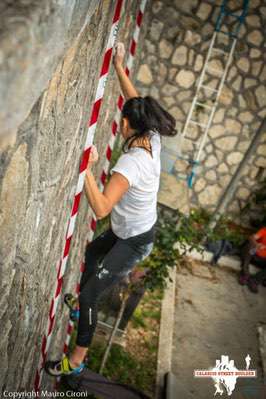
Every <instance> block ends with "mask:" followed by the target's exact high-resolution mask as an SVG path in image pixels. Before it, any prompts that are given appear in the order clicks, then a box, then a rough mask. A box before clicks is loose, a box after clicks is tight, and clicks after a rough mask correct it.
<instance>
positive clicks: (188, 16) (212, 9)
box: [137, 0, 266, 213]
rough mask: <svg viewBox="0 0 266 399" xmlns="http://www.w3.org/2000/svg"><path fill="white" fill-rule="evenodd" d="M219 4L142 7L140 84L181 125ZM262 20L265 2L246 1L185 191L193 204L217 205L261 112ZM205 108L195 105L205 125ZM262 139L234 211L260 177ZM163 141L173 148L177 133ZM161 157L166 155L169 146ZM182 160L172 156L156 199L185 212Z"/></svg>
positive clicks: (265, 101)
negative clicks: (216, 101)
mask: <svg viewBox="0 0 266 399" xmlns="http://www.w3.org/2000/svg"><path fill="white" fill-rule="evenodd" d="M241 3H242V0H232V1H229V2H228V4H229V5H231V6H232V7H235V6H237V4H238V5H241ZM220 4H221V1H218V0H217V1H211V0H186V1H179V0H176V1H168V0H161V1H157V0H156V1H153V2H150V3H149V7H148V10H147V12H146V17H145V18H146V21H147V22H146V24H144V25H146V30H145V32H143V33H142V39H143V40H144V44H143V51H142V56H141V60H140V67H139V70H138V76H137V77H138V82H137V85H138V87H139V90H140V91H141V92H142V94H150V95H153V96H154V97H155V98H157V99H159V100H160V101H161V103H162V105H163V106H165V107H166V109H168V110H169V111H170V112H171V113H172V115H173V116H174V117H175V118H176V120H177V126H178V128H179V129H182V128H183V126H184V122H185V120H186V116H187V114H188V111H189V108H190V105H191V102H192V100H193V96H194V94H195V91H196V82H197V79H198V78H199V76H200V73H201V70H202V67H203V60H204V58H205V57H206V54H207V50H208V47H209V45H210V39H211V37H212V34H213V31H214V26H215V21H216V18H217V15H218V12H219V6H220ZM265 22H266V5H265V1H264V0H252V1H250V7H249V11H248V16H247V18H246V21H245V24H244V26H243V27H242V28H241V31H240V35H239V36H240V37H239V39H238V42H237V46H236V51H235V54H234V58H233V62H232V64H231V67H230V69H229V75H228V79H227V80H226V84H225V86H224V90H223V92H222V94H221V97H220V101H219V105H218V107H217V110H216V114H215V117H214V120H213V124H212V128H211V130H210V132H209V140H208V141H207V143H206V145H205V149H204V151H203V154H202V168H201V169H198V177H197V179H196V181H195V184H194V187H193V190H192V191H191V192H190V194H191V205H193V206H201V207H204V208H207V209H209V210H213V209H214V207H215V206H216V204H217V201H218V199H219V198H220V196H221V195H222V194H223V191H224V188H225V187H226V185H227V184H228V182H229V181H230V178H231V176H232V174H233V172H234V171H235V168H236V166H237V165H238V164H239V162H240V160H241V159H242V157H243V154H244V152H245V151H246V149H247V147H248V145H249V143H250V140H251V137H252V135H253V134H254V132H255V131H256V130H257V129H258V126H259V125H260V121H261V119H262V118H264V117H265V115H266V88H265V80H266V66H265V56H266V53H265V51H264V49H263V46H264V40H265V36H264V35H265V30H264V29H265ZM221 62H224V56H223V55H218V54H217V57H215V58H214V60H213V61H212V67H215V68H221ZM216 81H217V75H216V76H212V77H210V76H209V80H208V82H207V84H209V85H213V87H215V85H216V83H215V82H216ZM202 114H203V113H202V111H201V110H200V111H199V115H198V117H199V121H201V122H202V123H204V122H203V115H202ZM205 114H206V112H205ZM194 133H195V129H194V132H193V134H194ZM195 134H199V131H198V132H197V133H195ZM265 143H266V137H265V136H264V137H263V140H262V142H261V144H260V146H259V147H258V150H257V153H256V155H255V156H254V157H253V158H252V159H251V161H250V162H249V164H248V165H247V168H246V170H245V173H244V175H243V176H242V179H241V182H240V184H239V186H238V189H237V192H236V194H235V197H234V201H233V202H232V204H231V208H230V210H231V211H234V212H237V213H238V212H239V210H240V209H241V208H242V207H243V205H244V204H245V203H246V200H247V199H248V198H249V196H250V194H251V193H252V191H253V189H254V187H255V186H256V185H257V183H258V181H260V179H261V178H262V177H263V175H264V176H265V168H266V144H265ZM164 146H165V147H166V148H170V149H171V150H175V149H177V147H178V140H177V138H173V139H166V140H164ZM184 155H186V153H185V154H184ZM162 160H163V161H164V160H166V161H167V162H170V161H171V159H170V158H169V154H168V153H167V152H166V151H165V152H163V157H162ZM180 166H181V168H182V167H183V166H184V165H180V162H176V163H175V167H174V170H173V171H172V173H170V174H169V173H163V174H162V180H161V191H160V197H159V198H160V202H162V203H164V204H166V205H168V206H170V207H172V208H174V209H176V208H179V209H181V210H184V211H186V210H187V204H188V192H187V191H188V190H187V188H186V187H187V186H186V183H185V182H184V181H182V180H179V179H178V178H177V176H178V173H179V172H180ZM181 172H182V170H181Z"/></svg>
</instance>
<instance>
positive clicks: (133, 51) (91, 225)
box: [63, 0, 147, 353]
mask: <svg viewBox="0 0 266 399" xmlns="http://www.w3.org/2000/svg"><path fill="white" fill-rule="evenodd" d="M146 3H147V0H142V1H141V3H140V6H139V10H138V12H137V18H136V25H135V29H134V32H133V37H132V40H131V43H130V47H129V57H128V60H127V64H126V68H125V72H126V74H127V75H128V76H129V74H130V71H131V69H132V66H133V62H134V58H135V54H136V47H137V43H138V39H139V33H140V26H141V23H142V20H143V15H144V11H145V6H146ZM123 103H124V99H123V97H122V95H121V94H120V95H119V97H118V100H117V110H116V113H115V117H114V120H113V122H112V129H111V130H112V131H111V136H110V140H109V142H108V145H107V148H106V151H105V162H104V166H103V170H102V173H101V177H100V184H99V188H100V190H101V191H103V190H104V184H105V181H106V177H107V175H108V170H109V165H110V161H111V156H112V152H113V148H114V143H115V139H116V134H117V128H118V125H119V121H120V115H121V110H122V107H123ZM96 224H97V221H96V218H95V217H94V216H92V218H91V220H90V223H89V230H88V236H87V243H89V242H91V241H92V239H93V235H94V233H95V230H96ZM83 270H84V260H83V261H82V263H81V265H80V272H81V273H82V272H83ZM79 290H80V285H79V282H78V283H77V285H76V294H77V295H78V294H79ZM73 326H74V323H73V322H72V321H71V320H69V323H68V328H67V336H66V340H65V343H64V349H63V352H64V353H67V352H68V348H69V342H70V339H71V334H72V331H73Z"/></svg>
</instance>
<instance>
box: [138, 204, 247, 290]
mask: <svg viewBox="0 0 266 399" xmlns="http://www.w3.org/2000/svg"><path fill="white" fill-rule="evenodd" d="M210 220H211V215H210V214H209V213H207V212H206V211H205V210H204V209H194V210H192V211H191V213H190V215H189V216H185V215H182V214H179V213H178V212H169V211H165V210H164V209H163V208H159V216H158V222H157V227H156V239H155V244H154V249H153V251H152V253H151V255H150V256H149V257H148V258H146V259H145V260H144V261H143V262H142V264H141V267H142V268H146V269H148V270H149V272H148V275H147V277H146V279H145V282H144V284H145V286H146V288H148V289H150V290H154V289H155V288H162V289H163V288H165V286H166V283H167V281H168V279H169V271H170V268H171V267H174V266H175V265H176V264H177V262H178V261H180V260H181V259H182V257H183V255H185V254H186V253H187V252H191V251H192V250H193V249H196V250H197V251H199V252H202V251H203V247H202V244H203V243H204V242H205V241H206V239H207V238H208V240H210V241H216V240H221V239H226V240H229V241H231V242H232V243H233V244H234V245H236V246H238V245H241V244H242V243H243V242H244V240H245V239H246V238H247V233H246V232H244V231H243V230H242V229H241V227H239V226H237V225H234V224H233V222H232V221H231V220H229V219H226V218H221V220H220V221H219V223H218V224H217V226H216V228H215V230H214V231H213V230H211V229H210V228H209V227H208V226H209V222H210Z"/></svg>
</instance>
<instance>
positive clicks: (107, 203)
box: [85, 168, 129, 219]
mask: <svg viewBox="0 0 266 399" xmlns="http://www.w3.org/2000/svg"><path fill="white" fill-rule="evenodd" d="M128 188H129V183H128V180H127V179H126V178H125V177H124V176H123V175H121V174H120V173H116V172H115V173H113V174H112V176H111V178H110V180H109V182H108V183H107V185H106V186H105V189H104V191H103V193H102V192H101V191H100V190H99V188H98V186H97V183H96V181H95V179H94V176H93V174H92V173H91V171H90V168H88V169H87V171H86V177H85V192H86V196H87V199H88V201H89V204H90V206H91V207H92V209H93V211H94V213H95V215H96V217H97V219H102V218H104V217H105V216H107V215H108V214H109V213H110V212H111V210H112V209H113V207H114V205H115V204H116V203H117V202H118V201H119V200H120V199H121V198H122V196H123V195H124V194H125V192H126V191H127V190H128Z"/></svg>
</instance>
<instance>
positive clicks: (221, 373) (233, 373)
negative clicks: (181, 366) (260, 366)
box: [194, 354, 257, 396]
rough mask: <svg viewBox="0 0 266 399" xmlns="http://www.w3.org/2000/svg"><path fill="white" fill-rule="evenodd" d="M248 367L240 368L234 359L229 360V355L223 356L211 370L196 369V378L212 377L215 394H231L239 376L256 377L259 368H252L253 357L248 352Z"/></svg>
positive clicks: (246, 360) (246, 359)
mask: <svg viewBox="0 0 266 399" xmlns="http://www.w3.org/2000/svg"><path fill="white" fill-rule="evenodd" d="M245 362H246V369H245V370H239V369H238V368H237V367H236V366H235V362H234V360H229V356H224V355H222V356H221V360H216V365H215V367H213V368H212V369H209V370H194V377H196V378H212V379H213V381H214V387H215V389H216V391H215V392H214V396H216V395H217V394H219V395H220V396H221V395H223V393H224V392H226V393H227V395H228V396H231V395H232V393H233V391H234V389H235V387H236V382H237V379H238V378H256V377H257V370H250V369H249V367H250V362H251V357H250V356H249V354H247V356H246V358H245Z"/></svg>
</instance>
